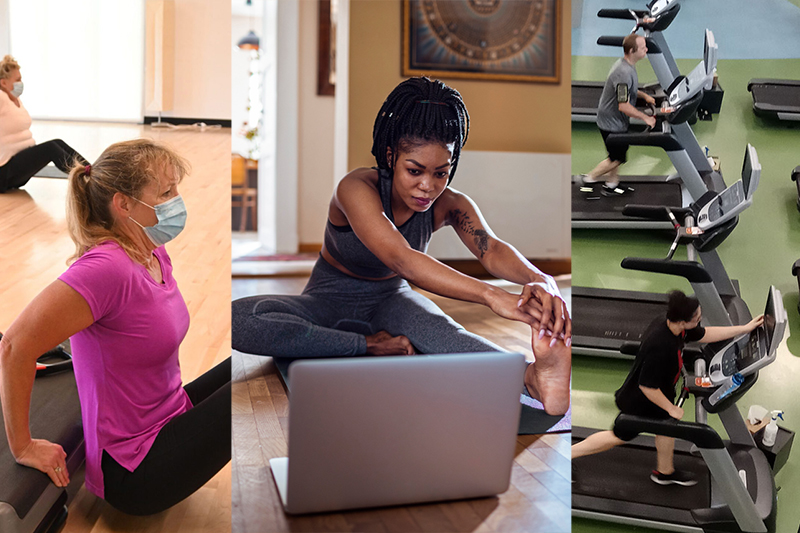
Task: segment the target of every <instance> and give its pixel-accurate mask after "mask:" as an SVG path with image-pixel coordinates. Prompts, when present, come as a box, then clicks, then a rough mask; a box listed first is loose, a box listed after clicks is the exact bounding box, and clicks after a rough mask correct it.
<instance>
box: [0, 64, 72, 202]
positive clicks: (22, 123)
mask: <svg viewBox="0 0 800 533" xmlns="http://www.w3.org/2000/svg"><path fill="white" fill-rule="evenodd" d="M22 88H23V84H22V74H20V71H19V63H17V62H16V61H14V58H13V57H11V56H5V57H4V58H3V60H2V61H0V89H2V93H0V193H3V192H6V191H8V190H10V189H18V188H20V187H22V186H23V185H25V184H26V183H28V180H30V179H31V178H32V177H33V176H35V175H36V173H37V172H39V171H40V170H41V169H43V168H44V167H46V166H47V165H48V164H50V163H53V164H54V165H55V166H56V167H58V169H59V170H60V171H62V172H69V170H70V169H71V168H72V165H73V164H75V163H76V162H77V163H80V164H81V165H87V164H88V162H87V161H86V160H85V159H84V158H83V156H81V155H80V154H79V153H78V152H76V151H75V150H73V149H72V148H71V147H70V146H69V145H68V144H67V143H65V142H64V141H62V140H61V139H53V140H52V141H47V142H45V143H42V144H36V142H35V141H34V140H33V135H32V134H31V129H30V128H31V116H30V115H29V114H28V111H27V110H26V109H25V106H24V105H22V101H21V100H20V99H19V97H20V95H21V94H22Z"/></svg>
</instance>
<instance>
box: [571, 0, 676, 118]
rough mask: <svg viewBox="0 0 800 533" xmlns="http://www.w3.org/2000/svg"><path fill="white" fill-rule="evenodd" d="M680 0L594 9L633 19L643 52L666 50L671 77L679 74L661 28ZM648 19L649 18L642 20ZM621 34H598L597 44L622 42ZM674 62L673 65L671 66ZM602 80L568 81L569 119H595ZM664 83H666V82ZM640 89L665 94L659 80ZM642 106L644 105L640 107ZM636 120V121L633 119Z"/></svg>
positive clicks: (601, 14) (658, 95)
mask: <svg viewBox="0 0 800 533" xmlns="http://www.w3.org/2000/svg"><path fill="white" fill-rule="evenodd" d="M680 8H681V6H680V0H654V1H653V2H651V3H650V4H649V5H648V9H647V11H634V10H632V9H601V10H600V11H598V12H597V16H598V17H600V18H613V19H623V20H633V21H635V22H636V25H635V26H634V28H633V31H632V32H631V33H633V32H635V31H637V30H638V29H639V28H642V29H644V31H645V41H646V42H647V55H648V56H650V55H651V54H653V55H655V54H666V55H667V56H668V58H669V59H668V60H667V64H669V65H670V70H671V71H672V74H673V75H672V79H675V78H677V77H678V76H680V72H678V67H677V65H676V64H675V60H674V59H673V57H672V54H671V52H670V51H669V47H667V46H666V40H664V37H663V35H661V32H662V31H664V30H666V29H667V28H668V27H669V25H670V24H671V23H672V21H673V20H675V17H676V16H677V15H678V11H680ZM647 19H652V21H651V22H646V20H647ZM622 39H623V38H622V37H608V36H601V37H599V38H598V39H597V44H599V45H605V46H619V47H621V46H622ZM673 65H674V67H672V66H673ZM604 85H605V81H573V82H572V121H573V122H591V123H596V122H597V107H598V103H599V102H600V95H601V93H602V92H603V86H604ZM667 85H668V84H667ZM639 89H640V90H641V91H643V92H646V93H648V94H650V96H652V97H654V98H656V99H657V100H658V99H662V98H664V97H665V96H666V95H665V93H664V91H663V89H662V88H661V84H660V83H654V84H648V85H644V86H642V87H640V88H639ZM642 109H644V108H642ZM635 122H639V123H641V122H640V121H635Z"/></svg>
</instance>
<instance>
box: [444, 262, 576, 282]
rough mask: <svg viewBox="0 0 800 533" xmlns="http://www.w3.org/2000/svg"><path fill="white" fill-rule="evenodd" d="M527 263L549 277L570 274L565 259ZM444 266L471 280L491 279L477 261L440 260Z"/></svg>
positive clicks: (570, 264) (569, 268)
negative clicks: (470, 277) (469, 277)
mask: <svg viewBox="0 0 800 533" xmlns="http://www.w3.org/2000/svg"><path fill="white" fill-rule="evenodd" d="M528 261H530V262H531V263H533V264H534V265H535V266H536V267H537V268H539V270H541V271H542V272H544V273H546V274H550V275H551V276H562V275H564V274H570V273H572V261H571V260H570V259H569V258H566V259H531V258H528ZM441 262H442V263H444V264H445V265H447V266H449V267H450V268H453V269H455V270H458V271H459V272H461V273H462V274H466V275H467V276H472V277H473V278H479V279H486V278H493V277H494V276H492V275H491V274H489V273H488V272H487V271H486V269H485V268H483V265H481V263H480V261H478V260H477V259H441Z"/></svg>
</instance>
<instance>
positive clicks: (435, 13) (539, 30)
mask: <svg viewBox="0 0 800 533" xmlns="http://www.w3.org/2000/svg"><path fill="white" fill-rule="evenodd" d="M560 11H561V2H560V0H403V75H404V76H420V75H427V76H435V77H446V78H472V79H484V80H509V81H534V82H552V83H557V82H558V81H559V68H558V65H559V56H560V49H559V48H560V39H559V32H560Z"/></svg>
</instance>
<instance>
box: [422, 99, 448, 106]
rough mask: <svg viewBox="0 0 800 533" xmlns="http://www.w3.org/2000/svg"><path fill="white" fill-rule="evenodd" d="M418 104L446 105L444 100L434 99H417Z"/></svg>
mask: <svg viewBox="0 0 800 533" xmlns="http://www.w3.org/2000/svg"><path fill="white" fill-rule="evenodd" d="M417 103H418V104H436V105H443V106H446V105H447V104H445V103H444V102H437V101H436V100H417Z"/></svg>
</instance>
